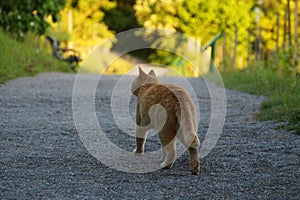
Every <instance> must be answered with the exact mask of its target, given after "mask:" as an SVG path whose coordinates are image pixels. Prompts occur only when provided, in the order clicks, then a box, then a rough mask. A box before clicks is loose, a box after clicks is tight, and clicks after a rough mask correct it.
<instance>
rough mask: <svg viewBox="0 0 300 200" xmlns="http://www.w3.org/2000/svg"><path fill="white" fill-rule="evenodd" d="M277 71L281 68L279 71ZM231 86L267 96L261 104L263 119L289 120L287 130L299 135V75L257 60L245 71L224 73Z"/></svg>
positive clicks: (225, 79) (225, 80)
mask: <svg viewBox="0 0 300 200" xmlns="http://www.w3.org/2000/svg"><path fill="white" fill-rule="evenodd" d="M277 70H278V71H277ZM223 80H224V83H225V86H226V87H228V88H232V89H236V90H240V91H244V92H248V93H252V94H258V95H264V96H267V97H268V99H267V100H266V101H264V102H263V104H262V105H261V108H260V110H261V112H260V113H259V115H258V118H259V119H261V120H277V121H288V122H289V124H288V127H287V128H288V129H290V130H293V131H295V132H296V133H299V134H300V102H299V99H300V78H299V77H291V76H290V74H288V73H281V69H279V68H276V69H274V68H273V69H272V68H269V67H266V65H265V63H258V64H257V65H255V66H252V67H249V68H248V69H246V70H243V71H231V72H225V73H223Z"/></svg>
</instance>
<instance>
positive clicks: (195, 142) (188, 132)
mask: <svg viewBox="0 0 300 200" xmlns="http://www.w3.org/2000/svg"><path fill="white" fill-rule="evenodd" d="M180 107H181V108H179V109H177V111H176V117H177V122H178V124H179V126H180V128H179V131H178V133H177V138H178V139H179V140H180V141H181V142H182V143H183V144H184V145H185V146H186V147H191V148H195V149H197V148H198V147H199V145H200V141H199V138H198V134H197V129H198V128H197V123H196V116H195V115H196V114H195V111H194V109H193V108H192V107H191V106H190V105H186V104H183V103H182V105H180Z"/></svg>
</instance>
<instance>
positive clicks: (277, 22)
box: [275, 12, 280, 65]
mask: <svg viewBox="0 0 300 200" xmlns="http://www.w3.org/2000/svg"><path fill="white" fill-rule="evenodd" d="M279 20H280V14H279V12H278V13H277V19H276V55H275V56H276V58H275V59H276V65H278V53H279V29H280V21H279Z"/></svg>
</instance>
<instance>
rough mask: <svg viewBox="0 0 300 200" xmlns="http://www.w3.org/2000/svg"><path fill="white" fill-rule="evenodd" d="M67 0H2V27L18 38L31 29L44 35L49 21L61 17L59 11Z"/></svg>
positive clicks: (0, 18) (0, 17) (0, 6)
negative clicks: (50, 18)
mask: <svg viewBox="0 0 300 200" xmlns="http://www.w3.org/2000/svg"><path fill="white" fill-rule="evenodd" d="M64 4H65V0H28V1H19V0H9V1H0V27H2V29H3V30H4V31H6V32H8V33H10V34H11V35H12V36H14V37H15V38H17V39H23V38H24V36H25V34H26V33H27V32H29V31H31V32H33V33H35V34H38V35H42V34H43V33H44V32H45V31H46V28H47V27H48V26H49V23H48V22H47V21H45V18H46V17H48V16H51V17H52V20H53V21H57V20H58V19H59V11H60V9H61V8H62V7H63V6H64Z"/></svg>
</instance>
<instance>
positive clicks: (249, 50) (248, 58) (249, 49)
mask: <svg viewBox="0 0 300 200" xmlns="http://www.w3.org/2000/svg"><path fill="white" fill-rule="evenodd" d="M250 36H251V30H250V28H248V55H247V64H248V66H249V65H250V61H251V60H250V59H251V58H250V56H251V39H250Z"/></svg>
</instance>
